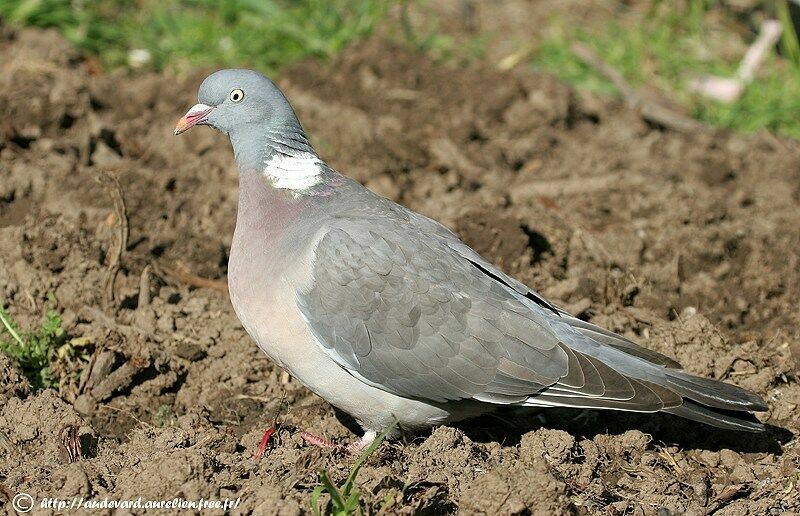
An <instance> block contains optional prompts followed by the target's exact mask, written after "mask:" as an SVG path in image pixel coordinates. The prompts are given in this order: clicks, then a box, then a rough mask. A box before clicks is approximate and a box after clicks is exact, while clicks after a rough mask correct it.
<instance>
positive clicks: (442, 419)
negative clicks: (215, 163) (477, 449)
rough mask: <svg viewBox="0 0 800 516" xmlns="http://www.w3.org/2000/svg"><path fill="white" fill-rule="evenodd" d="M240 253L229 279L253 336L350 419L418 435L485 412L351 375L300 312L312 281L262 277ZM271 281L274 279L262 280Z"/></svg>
mask: <svg viewBox="0 0 800 516" xmlns="http://www.w3.org/2000/svg"><path fill="white" fill-rule="evenodd" d="M235 247H236V246H235V242H234V249H232V251H231V258H230V259H231V264H230V267H229V270H235V271H238V272H239V273H238V274H230V275H229V279H228V282H229V290H230V294H231V302H232V304H233V308H234V310H235V312H236V315H237V316H238V317H239V320H240V321H241V323H242V325H243V326H244V328H245V330H247V333H248V334H249V335H250V336H251V337H252V338H253V340H254V341H255V342H256V344H257V345H258V347H259V348H260V349H261V350H262V351H263V352H264V353H265V354H266V355H267V356H268V357H269V358H270V359H272V360H273V361H274V362H275V363H276V364H278V365H279V366H280V367H281V368H283V369H284V370H286V371H287V372H288V373H289V374H290V375H292V377H293V378H295V379H297V380H299V381H300V382H301V383H302V384H303V385H305V386H306V387H308V388H309V389H310V390H311V391H313V392H314V393H316V394H317V395H319V396H321V397H322V398H324V399H325V400H326V401H327V402H328V403H330V404H331V405H334V406H335V407H337V408H339V409H340V410H343V411H344V412H346V413H348V414H350V415H351V416H352V417H353V418H355V419H356V420H357V421H358V422H359V424H360V425H361V426H362V428H364V429H365V430H374V431H377V432H380V431H382V430H383V429H385V428H386V427H388V426H390V425H391V424H392V423H393V422H394V421H395V420H397V421H398V422H399V424H400V426H401V427H402V428H405V429H408V430H417V429H422V428H428V427H431V426H436V425H440V424H443V423H446V422H448V421H451V420H456V419H463V418H464V417H469V416H472V415H476V414H477V413H479V412H480V410H479V409H478V407H476V406H474V405H473V404H470V406H469V407H465V406H464V404H461V403H455V404H447V406H446V407H445V406H437V405H436V404H432V403H428V402H425V401H422V400H413V399H408V398H403V397H401V396H397V395H394V394H391V393H389V392H386V391H383V390H381V389H379V388H376V387H373V386H371V385H368V384H366V383H364V382H362V381H361V380H359V379H358V378H356V377H354V376H353V375H351V374H350V373H349V372H347V371H346V370H345V369H343V368H342V367H341V366H339V365H338V364H337V363H336V362H335V361H334V360H333V359H332V358H331V357H330V356H328V355H327V354H326V353H325V351H324V349H323V347H322V346H321V345H320V344H319V343H318V342H317V341H316V338H315V337H314V335H313V334H312V333H311V331H310V330H309V328H308V326H307V325H306V323H305V320H304V319H303V316H302V314H301V312H300V310H299V308H298V307H297V304H296V301H295V286H294V285H297V284H302V282H303V281H304V280H305V279H306V278H302V277H299V276H298V275H297V274H293V272H292V271H284V272H283V273H281V274H276V273H274V272H273V273H270V274H266V273H265V271H259V272H261V273H263V274H259V273H257V272H256V270H255V268H253V267H247V265H246V264H243V263H238V264H237V263H236V260H237V259H240V257H241V255H240V254H238V253H237V251H236V248H235ZM301 264H302V259H301V260H298V261H297V262H295V265H296V266H297V268H298V269H301V270H310V268H309V267H302V266H301ZM247 271H250V274H248V273H247ZM248 276H253V277H248ZM265 276H270V278H269V279H267V280H264V279H262V278H264V277H265ZM465 409H466V412H465Z"/></svg>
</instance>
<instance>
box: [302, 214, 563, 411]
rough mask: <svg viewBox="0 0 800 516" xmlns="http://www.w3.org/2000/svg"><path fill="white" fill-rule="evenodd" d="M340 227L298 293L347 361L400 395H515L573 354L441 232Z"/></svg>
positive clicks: (319, 333) (315, 325)
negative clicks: (452, 249) (447, 244)
mask: <svg viewBox="0 0 800 516" xmlns="http://www.w3.org/2000/svg"><path fill="white" fill-rule="evenodd" d="M386 226H387V227H383V228H375V229H374V230H363V229H353V228H351V229H348V230H345V229H342V228H336V229H331V230H330V231H329V232H328V233H327V234H326V235H325V236H324V237H323V238H322V239H321V240H320V242H319V244H318V247H317V252H316V258H315V262H314V270H313V280H312V284H311V287H310V288H309V289H308V290H307V291H306V292H298V293H297V300H298V306H299V307H300V310H301V312H302V313H303V315H304V317H305V318H306V320H307V322H308V324H309V326H310V328H311V330H312V332H313V334H314V335H315V337H316V338H317V340H318V341H319V343H320V345H321V346H323V348H324V349H325V350H326V352H328V354H329V355H330V356H332V357H333V358H334V360H336V362H337V363H338V364H339V365H341V366H342V367H344V368H346V369H347V370H348V371H350V372H351V373H353V374H355V375H357V376H359V377H360V378H362V379H363V380H364V381H366V382H368V383H370V384H372V385H375V386H377V387H379V388H381V389H384V390H387V391H389V392H393V393H395V394H398V395H402V396H406V397H412V398H424V399H430V400H433V401H447V400H457V399H469V398H474V399H481V400H485V401H493V402H498V403H513V402H519V401H523V400H525V399H527V398H528V397H529V396H531V395H532V394H534V393H536V392H538V391H539V390H541V389H542V388H544V387H546V386H549V385H552V384H554V383H557V382H558V381H559V380H560V379H561V378H562V377H564V376H565V375H566V374H567V372H568V369H569V355H568V351H566V350H565V349H564V348H563V347H562V346H560V345H559V342H558V341H557V339H555V338H554V336H553V335H552V332H550V331H549V329H548V328H547V327H546V326H545V325H543V324H541V322H540V321H537V319H536V314H535V313H534V312H532V311H531V310H530V308H529V307H527V306H526V305H525V304H524V303H522V302H521V301H520V300H518V299H517V298H515V297H514V296H513V295H509V292H508V291H507V290H506V288H505V287H504V286H503V285H501V284H499V283H497V282H495V281H493V280H492V279H491V278H489V277H486V276H485V275H483V274H481V273H480V271H478V270H477V269H475V268H474V267H473V266H472V265H471V264H469V262H467V261H464V260H462V259H459V258H458V256H457V255H455V254H453V253H449V252H447V250H446V249H445V248H444V247H442V245H441V243H440V242H439V241H438V240H437V239H435V238H419V235H417V238H416V240H415V239H413V235H408V234H404V232H394V233H393V232H392V231H391V225H389V224H387V225H386Z"/></svg>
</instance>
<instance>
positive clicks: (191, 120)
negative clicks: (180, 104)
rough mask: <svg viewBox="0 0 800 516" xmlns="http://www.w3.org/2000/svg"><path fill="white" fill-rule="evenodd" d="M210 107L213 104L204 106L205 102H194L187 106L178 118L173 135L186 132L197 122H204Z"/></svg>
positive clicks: (211, 107)
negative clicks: (186, 109)
mask: <svg viewBox="0 0 800 516" xmlns="http://www.w3.org/2000/svg"><path fill="white" fill-rule="evenodd" d="M212 109H214V107H213V106H206V105H205V104H195V105H194V106H192V107H191V108H189V111H187V112H186V114H185V115H183V118H181V119H180V120H178V124H177V125H176V126H175V135H176V136H177V135H179V134H181V133H183V132H186V131H188V130H189V129H191V128H192V127H194V126H196V125H198V124H200V125H202V124H204V123H205V122H206V118H207V117H208V114H209V113H211V110H212Z"/></svg>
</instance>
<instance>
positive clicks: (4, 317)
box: [0, 306, 25, 348]
mask: <svg viewBox="0 0 800 516" xmlns="http://www.w3.org/2000/svg"><path fill="white" fill-rule="evenodd" d="M0 321H2V322H3V326H5V328H6V331H8V333H9V335H11V337H12V338H13V339H14V340H15V341H17V343H18V344H19V345H20V346H21V347H23V348H24V347H25V342H23V341H22V338H21V337H20V336H19V333H17V330H16V328H14V324H13V323H12V322H11V317H10V316H9V315H8V312H6V310H5V308H3V307H2V306H0Z"/></svg>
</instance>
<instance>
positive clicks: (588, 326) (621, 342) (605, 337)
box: [562, 313, 681, 369]
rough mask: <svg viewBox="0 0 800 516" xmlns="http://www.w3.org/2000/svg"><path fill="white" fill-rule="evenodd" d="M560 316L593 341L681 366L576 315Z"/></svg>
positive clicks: (675, 367) (648, 359)
mask: <svg viewBox="0 0 800 516" xmlns="http://www.w3.org/2000/svg"><path fill="white" fill-rule="evenodd" d="M562 317H563V318H564V321H565V322H566V323H567V324H569V325H570V326H572V327H573V328H575V329H577V330H578V331H580V332H581V333H582V334H583V335H584V336H586V337H589V338H590V339H592V340H593V341H595V342H599V343H601V344H605V345H607V346H611V347H612V348H616V349H618V350H620V351H624V352H625V353H627V354H629V355H633V356H635V357H637V358H641V359H642V360H645V361H647V362H650V363H652V364H657V365H662V366H666V367H669V368H673V369H680V368H681V364H680V363H678V362H677V361H675V360H673V359H671V358H670V357H668V356H666V355H662V354H661V353H658V352H656V351H653V350H652V349H647V348H644V347H642V346H640V345H638V344H636V343H635V342H632V341H630V340H628V339H626V338H625V337H623V336H622V335H618V334H616V333H614V332H612V331H609V330H606V329H605V328H601V327H600V326H597V325H595V324H592V323H589V322H586V321H582V320H580V319H578V318H577V317H573V316H571V315H569V314H566V313H564V314H562Z"/></svg>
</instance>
